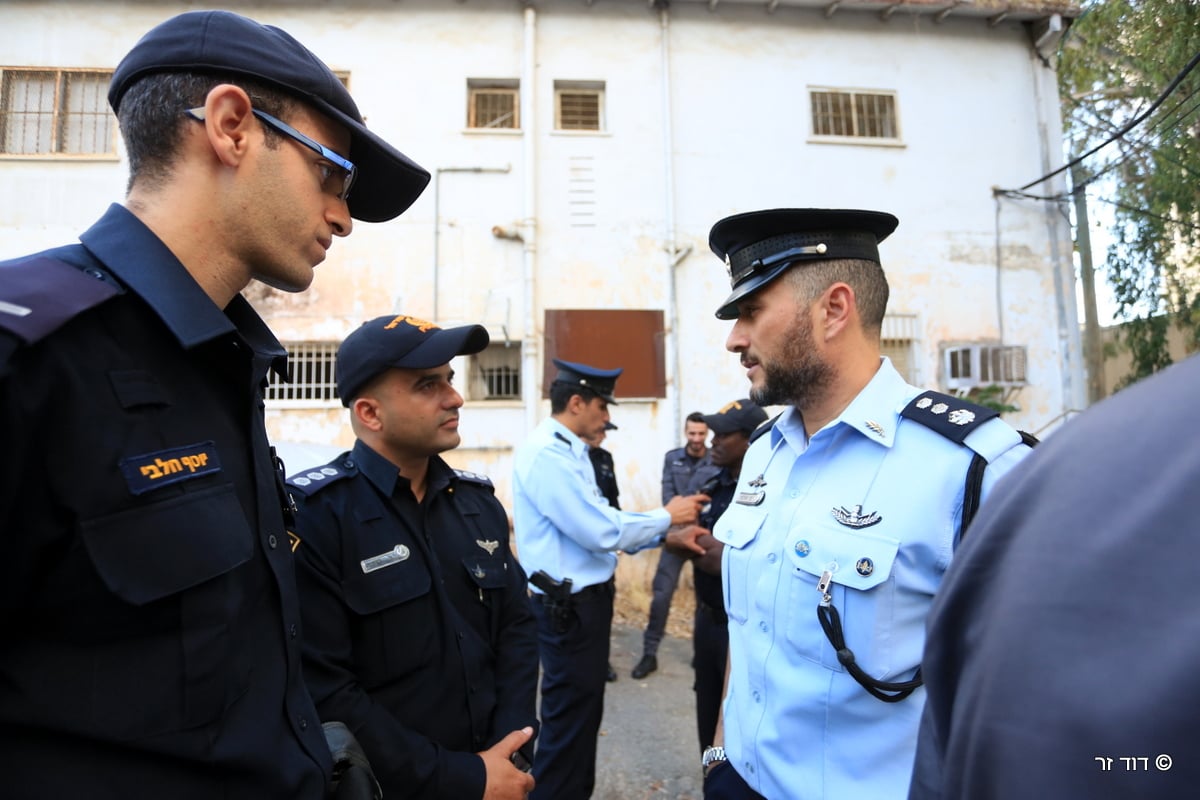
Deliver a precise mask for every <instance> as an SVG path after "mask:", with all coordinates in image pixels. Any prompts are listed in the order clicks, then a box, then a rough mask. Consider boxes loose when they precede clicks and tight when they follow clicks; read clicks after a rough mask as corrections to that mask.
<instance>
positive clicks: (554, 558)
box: [513, 359, 708, 800]
mask: <svg viewBox="0 0 1200 800" xmlns="http://www.w3.org/2000/svg"><path fill="white" fill-rule="evenodd" d="M554 364H555V366H557V367H558V374H557V376H556V377H555V379H554V382H553V383H552V384H551V386H550V414H551V416H550V417H549V418H548V419H545V420H543V421H542V423H541V424H540V425H538V427H537V428H536V429H535V430H534V431H533V434H532V435H531V436H530V437H529V439H528V440H527V441H526V442H525V443H524V444H522V445H521V446H520V447H519V448H518V449H517V452H516V457H515V460H514V465H513V528H514V531H515V533H516V539H517V556H518V558H519V559H520V561H521V565H522V566H523V567H524V568H525V572H526V573H527V574H528V575H530V578H531V582H533V584H534V589H533V600H534V603H533V609H534V615H535V616H536V617H537V620H538V648H539V655H540V657H541V662H542V704H541V716H542V729H541V736H540V739H539V742H538V749H537V753H536V755H535V756H534V765H533V776H534V779H535V780H536V781H537V785H536V787H535V788H534V790H533V793H532V794H531V795H530V797H531V798H533V800H540V798H546V800H563V799H564V798H571V800H586V798H588V797H590V796H591V794H592V789H593V787H594V785H595V777H596V737H597V735H598V734H599V730H600V720H601V716H602V714H603V711H604V686H605V683H606V679H607V677H608V642H609V629H610V627H611V625H612V601H613V572H614V570H615V569H616V566H617V555H616V553H617V551H618V550H626V551H636V550H639V549H643V548H645V547H652V546H656V545H660V544H662V541H663V538H664V536H665V534H666V532H667V528H668V527H669V526H670V525H672V524H686V523H691V522H694V521H695V520H696V516H697V513H698V511H699V508H700V506H701V505H702V504H703V503H704V502H706V501H707V500H708V498H707V497H706V496H705V495H691V496H688V497H675V498H673V499H672V500H671V501H670V502H669V503H667V504H666V506H665V507H664V508H660V509H655V510H653V511H646V512H632V511H619V510H617V509H615V508H613V507H612V506H610V505H609V504H608V501H607V500H605V499H604V497H603V495H601V493H600V490H599V488H598V487H597V485H596V473H595V470H594V469H593V467H592V462H591V459H590V458H589V457H588V452H587V449H588V446H587V444H586V443H585V441H584V440H585V439H586V438H591V437H594V436H597V435H599V434H601V433H603V431H604V428H605V426H606V424H607V423H608V421H609V415H608V406H609V404H610V403H615V402H616V401H615V400H614V399H613V392H614V390H615V388H616V381H617V376H619V375H620V374H621V370H620V369H613V370H603V369H597V368H595V367H591V366H588V365H585V364H576V363H572V362H569V361H560V360H558V359H555V360H554ZM539 572H541V573H542V575H541V576H539V575H538V573H539ZM543 579H544V581H546V582H543ZM568 582H569V583H568ZM539 584H540V585H539ZM568 587H569V588H568Z"/></svg>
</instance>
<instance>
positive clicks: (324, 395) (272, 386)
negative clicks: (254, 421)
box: [267, 342, 340, 407]
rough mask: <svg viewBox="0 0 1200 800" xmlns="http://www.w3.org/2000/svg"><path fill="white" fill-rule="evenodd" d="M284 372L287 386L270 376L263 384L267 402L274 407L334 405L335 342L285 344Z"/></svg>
mask: <svg viewBox="0 0 1200 800" xmlns="http://www.w3.org/2000/svg"><path fill="white" fill-rule="evenodd" d="M284 346H285V347H286V348H287V351H288V369H289V370H291V373H292V381H291V383H284V382H283V381H282V380H281V379H280V377H279V376H278V375H276V374H275V373H273V372H272V373H271V378H270V383H269V384H268V385H267V401H268V402H271V403H272V404H274V405H276V406H292V407H300V406H307V407H314V406H317V407H327V406H334V405H337V404H338V403H339V402H340V401H339V400H338V394H337V383H336V382H335V381H334V366H335V362H336V359H337V349H338V343H337V342H288V343H286V344H285V345H284Z"/></svg>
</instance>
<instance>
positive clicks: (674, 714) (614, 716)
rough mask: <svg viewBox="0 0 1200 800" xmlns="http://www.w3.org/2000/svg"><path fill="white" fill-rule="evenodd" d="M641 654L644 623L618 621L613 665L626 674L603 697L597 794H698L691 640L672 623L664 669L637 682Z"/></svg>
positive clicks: (645, 797)
mask: <svg viewBox="0 0 1200 800" xmlns="http://www.w3.org/2000/svg"><path fill="white" fill-rule="evenodd" d="M672 616H675V611H674V609H673V611H672ZM643 620H644V617H643ZM641 624H644V622H643V623H641ZM641 656H642V628H641V625H638V626H634V625H632V624H627V623H622V622H614V624H613V634H612V664H613V667H614V668H615V669H616V670H617V674H618V675H619V676H620V677H619V678H618V679H617V681H616V682H615V683H610V684H608V688H607V690H606V691H605V695H604V722H603V724H602V725H601V727H600V743H599V751H598V754H597V757H596V790H595V792H594V793H593V794H592V800H700V798H701V797H702V796H703V791H702V786H701V776H700V742H699V740H698V739H697V738H696V706H695V694H694V693H693V691H692V666H691V664H692V642H691V639H690V638H684V637H681V636H679V635H673V634H671V632H670V629H668V635H667V636H666V637H665V638H664V639H663V643H662V645H661V646H660V648H659V651H658V670H657V671H655V672H652V673H650V675H649V676H648V677H646V678H644V679H642V680H640V681H635V680H634V679H633V678H631V677H630V676H629V671H630V670H631V669H633V665H634V664H636V663H637V661H638V659H640V658H641Z"/></svg>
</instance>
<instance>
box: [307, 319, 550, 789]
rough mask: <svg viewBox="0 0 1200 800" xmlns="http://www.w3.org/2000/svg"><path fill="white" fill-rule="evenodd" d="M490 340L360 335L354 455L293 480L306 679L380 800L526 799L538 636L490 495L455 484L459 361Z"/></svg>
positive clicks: (340, 378) (371, 327) (406, 326)
mask: <svg viewBox="0 0 1200 800" xmlns="http://www.w3.org/2000/svg"><path fill="white" fill-rule="evenodd" d="M487 343H488V335H487V331H486V330H485V329H484V328H482V327H481V326H479V325H468V326H464V327H459V328H447V329H442V328H439V327H438V326H436V325H434V324H432V323H430V322H425V321H424V320H419V319H415V318H413V317H407V316H386V317H379V318H377V319H373V320H371V321H370V322H366V323H364V324H363V325H362V326H361V327H360V328H358V329H357V330H356V331H354V332H353V333H351V334H350V335H349V336H348V337H346V340H345V341H344V342H343V343H342V345H341V347H340V348H339V349H338V354H337V362H336V363H337V386H338V395H339V396H340V397H341V399H342V404H343V405H345V406H347V407H348V408H349V409H350V424H351V426H352V427H353V428H354V433H355V435H356V436H357V437H358V441H356V442H355V443H354V449H353V450H351V451H350V452H348V453H343V454H342V455H340V456H338V457H337V458H335V459H334V460H333V461H331V462H329V464H327V465H325V466H324V467H321V468H317V469H312V470H306V471H305V472H302V473H300V474H298V475H294V476H292V478H291V479H290V481H289V485H290V486H292V487H293V492H294V494H295V495H296V500H297V504H298V505H299V511H298V513H297V524H296V534H297V535H298V536H299V544H298V545H297V547H296V556H297V570H298V574H299V585H300V597H301V608H302V611H303V615H304V633H305V642H304V671H305V677H306V678H307V679H308V684H309V688H310V690H311V691H312V694H313V699H315V700H316V703H317V710H318V711H319V712H320V713H321V716H322V718H326V719H335V720H342V721H344V722H345V723H346V724H347V725H348V726H349V727H350V729H351V730H352V731H354V733H355V735H356V736H357V737H358V739H359V741H360V742H361V743H362V747H363V749H364V750H365V751H366V754H367V756H368V757H369V758H370V760H371V764H372V766H373V767H374V770H375V775H376V776H377V777H378V778H379V782H380V784H381V785H382V787H383V793H384V796H385V797H403V798H410V800H482V798H484V797H487V798H488V800H522V799H523V798H524V797H525V796H526V794H528V792H529V790H530V789H531V788H532V787H533V779H532V778H530V777H529V775H527V774H525V773H524V772H521V771H519V770H518V769H517V767H516V766H514V765H513V763H512V762H511V761H510V759H511V758H512V757H513V756H514V754H517V760H518V761H521V762H522V763H523V764H528V763H529V761H530V760H531V759H532V756H533V744H532V742H530V737H531V736H532V734H533V728H534V726H536V724H537V719H536V717H535V714H534V707H535V702H536V693H537V670H538V655H537V626H536V623H535V622H534V619H533V612H532V610H531V609H530V604H529V597H528V594H527V592H526V588H525V573H524V571H522V569H521V567H520V565H519V564H517V562H516V560H515V559H514V558H513V556H512V552H511V551H510V550H509V546H508V515H507V514H506V513H505V511H504V508H503V507H502V506H501V505H500V502H499V501H498V500H497V499H496V498H495V496H494V494H493V489H492V483H491V481H490V480H488V479H487V478H485V477H484V476H482V475H476V474H474V473H469V472H461V471H459V470H454V469H451V468H450V467H449V466H448V465H447V464H446V462H445V461H443V460H442V458H441V457H440V456H439V453H443V452H445V451H447V450H451V449H453V448H455V447H457V446H458V444H459V441H460V437H459V433H458V425H459V410H460V409H461V407H462V404H463V400H462V396H461V395H459V393H458V392H457V391H455V389H454V387H453V385H452V382H453V378H454V370H453V369H451V367H450V363H449V362H450V359H452V358H453V357H454V356H459V355H467V354H471V353H477V352H479V351H480V350H482V349H483V348H485V347H486V346H487Z"/></svg>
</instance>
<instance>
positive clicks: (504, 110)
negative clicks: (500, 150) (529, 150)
mask: <svg viewBox="0 0 1200 800" xmlns="http://www.w3.org/2000/svg"><path fill="white" fill-rule="evenodd" d="M467 127H468V128H491V129H515V128H520V127H521V95H520V84H519V83H518V82H517V81H515V80H495V79H482V78H469V79H467Z"/></svg>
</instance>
